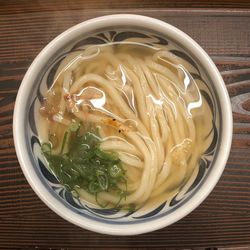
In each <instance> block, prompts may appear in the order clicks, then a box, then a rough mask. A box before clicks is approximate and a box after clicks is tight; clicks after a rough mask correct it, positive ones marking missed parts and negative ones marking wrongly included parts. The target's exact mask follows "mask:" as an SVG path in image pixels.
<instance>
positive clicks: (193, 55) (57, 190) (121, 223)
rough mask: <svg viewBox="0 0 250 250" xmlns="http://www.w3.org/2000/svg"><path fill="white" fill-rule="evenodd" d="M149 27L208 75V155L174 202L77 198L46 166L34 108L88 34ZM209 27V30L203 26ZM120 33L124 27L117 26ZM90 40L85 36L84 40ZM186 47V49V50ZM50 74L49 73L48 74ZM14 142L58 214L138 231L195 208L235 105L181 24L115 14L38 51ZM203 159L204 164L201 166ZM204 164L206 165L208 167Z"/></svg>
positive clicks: (215, 173)
mask: <svg viewBox="0 0 250 250" xmlns="http://www.w3.org/2000/svg"><path fill="white" fill-rule="evenodd" d="M112 30H115V31H117V30H123V31H122V32H128V31H125V30H129V31H133V30H134V31H135V32H136V31H138V32H141V31H146V32H150V33H151V34H154V35H159V36H161V37H162V38H163V40H164V39H165V40H171V41H173V42H175V43H176V44H178V46H180V47H181V48H182V52H181V51H176V53H177V54H178V56H180V57H182V58H184V59H185V60H188V61H190V62H191V63H193V64H194V65H195V66H196V67H198V68H199V70H200V71H201V72H202V74H203V76H204V77H206V78H207V79H208V82H209V88H210V90H211V92H212V93H213V95H214V108H215V110H217V112H218V117H217V118H216V119H217V122H216V124H217V125H216V126H215V129H216V131H217V133H215V134H216V136H215V138H214V145H212V146H213V148H212V150H211V154H210V158H209V160H208V159H207V160H206V161H205V163H204V162H203V163H201V166H200V172H199V174H198V175H197V178H196V179H195V180H194V182H193V183H191V184H192V185H191V186H190V188H189V189H188V190H186V191H185V193H184V194H182V196H181V197H174V199H173V200H172V201H171V202H168V203H163V204H162V205H161V206H160V207H157V208H155V209H153V210H152V211H147V212H146V213H145V212H144V214H143V213H142V212H140V213H137V214H136V213H125V214H124V213H123V212H121V211H116V210H107V209H106V210H101V209H100V210H98V209H92V208H91V207H88V206H86V204H83V203H81V202H79V200H76V199H74V198H73V197H72V196H71V194H70V193H68V192H67V191H66V190H65V189H64V188H63V187H62V186H61V185H60V184H58V183H57V181H56V179H55V178H53V176H52V175H51V174H50V172H49V171H48V170H47V168H46V167H45V166H44V164H43V162H42V160H41V158H42V156H41V154H40V150H39V140H38V138H37V131H36V117H35V112H34V111H35V110H36V109H37V102H38V101H39V98H37V96H38V97H39V95H41V92H42V89H43V88H44V86H45V85H46V83H47V80H48V79H49V77H50V75H47V74H48V73H46V72H53V67H55V65H56V64H55V63H56V62H58V61H60V58H62V57H63V56H64V55H65V52H66V51H69V50H71V49H72V48H73V47H74V46H76V44H77V43H79V41H80V43H81V42H82V41H83V40H84V39H85V38H86V37H91V36H92V37H93V34H97V33H100V32H104V31H109V32H110V31H112ZM204 32H205V31H204ZM118 33H119V32H118ZM84 41H85V42H86V40H84ZM183 51H184V52H183ZM47 78H48V79H47ZM13 132H14V141H15V148H16V152H17V156H18V160H19V162H20V165H21V168H22V170H23V173H24V175H25V177H26V179H27V180H28V182H29V184H30V185H31V187H32V188H33V190H34V191H35V192H36V194H37V195H38V196H39V197H40V198H41V200H42V201H43V202H44V203H45V204H46V205H47V206H48V207H49V208H51V209H52V210H53V211H55V212H56V213H57V214H58V215H60V216H61V217H63V218H64V219H66V220H68V221H69V222H72V223H73V224H75V225H78V226H80V227H82V228H85V229H88V230H92V231H95V232H99V233H104V234H111V235H135V234H141V233H146V232H150V231H154V230H157V229H160V228H163V227H166V226H168V225H170V224H172V223H174V222H176V221H178V220H180V219H181V218H183V217H184V216H186V215H187V214H189V213H190V212H191V211H192V210H194V209H195V208H196V207H197V206H199V204H200V203H201V202H202V201H203V200H204V199H205V198H206V197H207V196H208V195H209V193H210V192H211V191H212V189H213V188H214V186H215V185H216V183H217V182H218V180H219V178H220V176H221V174H222V172H223V169H224V167H225V165H226V161H227V158H228V155H229V151H230V147H231V139H232V111H231V105H230V100H229V97H228V93H227V90H226V87H225V84H224V82H223V80H222V78H221V76H220V73H219V72H218V70H217V68H216V66H215V65H214V63H213V62H212V60H211V59H210V58H209V56H208V55H207V54H206V52H205V51H204V50H203V49H202V48H201V47H200V46H199V45H198V44H197V43H196V42H195V41H194V40H192V39H191V38H190V37H189V36H188V35H186V34H185V33H183V32H182V31H180V30H179V29H177V28H175V27H173V26H171V25H169V24H167V23H165V22H162V21H159V20H157V19H153V18H150V17H146V16H138V15H127V14H124V15H123V14H122V15H110V16H103V17H99V18H95V19H91V20H88V21H85V22H83V23H80V24H78V25H76V26H74V27H72V28H70V29H68V30H66V31H65V32H63V33H62V34H61V35H59V36H58V37H56V38H55V39H54V40H53V41H51V42H50V43H49V44H48V45H47V46H46V47H45V48H44V49H43V50H42V51H41V52H40V54H39V55H38V56H37V57H36V59H35V60H34V61H33V63H32V65H31V66H30V68H29V69H28V71H27V73H26V75H25V77H24V79H23V81H22V84H21V86H20V89H19V91H18V95H17V99H16V104H15V110H14V121H13ZM202 164H203V166H202ZM204 164H206V166H205V167H204Z"/></svg>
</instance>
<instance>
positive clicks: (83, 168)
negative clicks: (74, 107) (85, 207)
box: [41, 122, 127, 206]
mask: <svg viewBox="0 0 250 250" xmlns="http://www.w3.org/2000/svg"><path fill="white" fill-rule="evenodd" d="M73 131H76V132H77V131H82V130H81V129H80V124H79V123H76V122H74V123H72V124H71V125H70V126H69V128H68V129H67V130H66V132H65V133H64V136H63V139H62V145H61V150H60V153H54V152H53V147H52V144H51V143H50V142H49V143H43V144H42V145H41V149H42V152H43V154H44V156H45V157H46V159H47V161H48V163H49V167H50V168H51V170H52V171H53V173H54V174H55V176H56V177H57V179H58V180H59V182H60V183H62V184H63V185H64V186H65V187H66V188H67V190H69V191H71V192H72V194H73V195H74V196H75V197H78V191H77V190H78V189H79V188H80V189H84V190H86V191H87V192H89V193H91V194H93V195H95V196H96V198H97V195H98V193H99V192H103V191H106V192H112V193H113V194H117V195H118V196H119V202H120V201H121V200H122V199H124V198H126V195H127V180H126V178H125V171H124V170H123V168H122V165H121V162H120V159H119V158H118V157H117V154H115V153H111V152H105V151H102V150H101V149H100V142H101V138H100V137H99V135H98V133H97V131H95V132H93V131H94V130H89V131H87V132H86V130H85V133H84V134H80V133H78V132H77V133H74V134H72V133H71V132H73ZM66 144H67V147H66ZM121 183H125V185H126V190H125V191H124V190H122V189H121V188H120V187H119V184H121ZM119 202H118V204H119ZM97 203H98V204H99V201H97ZM118 204H117V205H118ZM117 205H116V206H117ZM105 206H106V205H105Z"/></svg>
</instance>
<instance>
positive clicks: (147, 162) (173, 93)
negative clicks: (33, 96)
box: [39, 39, 213, 207]
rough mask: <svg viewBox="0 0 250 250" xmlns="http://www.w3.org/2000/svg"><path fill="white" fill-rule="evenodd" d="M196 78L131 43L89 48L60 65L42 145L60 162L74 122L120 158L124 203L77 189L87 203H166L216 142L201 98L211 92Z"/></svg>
mask: <svg viewBox="0 0 250 250" xmlns="http://www.w3.org/2000/svg"><path fill="white" fill-rule="evenodd" d="M192 74H197V75H198V74H199V72H198V70H197V69H196V68H195V67H194V66H192V65H191V64H190V63H188V62H187V61H185V60H183V59H182V58H180V57H178V56H176V55H174V54H173V53H172V52H171V51H170V50H169V49H168V47H167V46H160V45H159V46H150V45H145V43H142V42H138V41H135V40H132V39H130V40H127V41H125V42H121V43H110V44H105V45H92V46H86V47H84V48H81V49H79V50H77V51H75V52H71V53H69V54H68V55H67V56H66V57H65V58H64V59H63V60H62V62H61V63H60V66H59V68H58V69H57V72H56V74H55V77H54V83H53V85H52V86H51V88H50V89H49V90H48V92H47V94H46V97H45V98H44V102H43V103H42V106H41V109H40V110H41V114H42V115H41V122H40V127H41V129H40V132H39V133H40V137H41V141H42V142H48V141H50V143H51V144H53V145H52V153H53V154H60V148H61V145H62V143H63V142H62V141H63V138H64V134H65V131H68V128H69V127H70V126H71V124H72V122H74V123H76V122H77V123H79V124H81V126H83V127H84V129H83V130H81V131H85V132H86V131H87V130H88V128H97V130H98V137H99V138H100V142H99V143H98V147H99V148H100V150H101V151H103V152H108V153H115V154H116V155H117V156H118V158H119V161H120V164H121V166H122V169H123V170H124V179H125V182H119V183H117V185H118V187H119V190H122V191H124V193H125V194H126V195H124V196H123V197H121V196H120V195H119V194H118V193H117V192H116V191H112V188H110V189H109V188H108V189H103V190H101V191H100V192H99V193H98V201H97V200H96V194H95V193H93V192H89V190H88V189H84V188H81V187H79V185H78V186H77V185H76V186H75V187H74V189H75V190H77V193H78V194H79V196H80V198H81V199H82V200H85V201H88V202H91V203H93V204H97V205H100V203H101V204H109V206H114V205H117V204H119V206H123V207H125V206H127V205H131V204H135V205H136V206H140V205H141V204H144V203H145V202H149V201H152V200H167V199H168V198H169V197H170V196H173V195H175V194H177V193H178V192H179V190H180V189H181V188H182V187H183V186H184V185H185V184H186V183H187V182H188V180H189V179H190V177H191V176H192V174H193V173H194V171H195V170H196V169H197V165H198V163H199V160H200V157H201V155H202V154H203V153H204V152H205V151H206V149H207V147H208V146H209V144H210V143H211V138H212V136H213V126H212V110H211V108H210V106H209V104H208V103H207V101H206V99H205V98H204V97H203V95H202V94H201V91H205V92H207V93H209V90H208V89H207V87H206V85H205V84H204V82H203V81H202V80H199V79H195V80H194V79H193V77H192ZM51 135H53V138H52V139H51ZM64 152H67V145H65V149H64Z"/></svg>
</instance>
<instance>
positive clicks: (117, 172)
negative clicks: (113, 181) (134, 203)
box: [109, 164, 123, 178]
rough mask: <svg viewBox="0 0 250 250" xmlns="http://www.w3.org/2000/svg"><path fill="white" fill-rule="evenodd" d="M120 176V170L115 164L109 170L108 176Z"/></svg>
mask: <svg viewBox="0 0 250 250" xmlns="http://www.w3.org/2000/svg"><path fill="white" fill-rule="evenodd" d="M122 174H123V172H122V169H121V168H120V167H119V166H118V165H116V164H115V165H113V166H111V167H110V168H109V175H110V176H111V177H113V178H117V177H120V176H121V175H122Z"/></svg>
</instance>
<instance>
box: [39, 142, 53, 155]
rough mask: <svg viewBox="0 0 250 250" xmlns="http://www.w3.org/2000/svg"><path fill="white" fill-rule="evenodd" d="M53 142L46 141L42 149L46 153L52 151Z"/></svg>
mask: <svg viewBox="0 0 250 250" xmlns="http://www.w3.org/2000/svg"><path fill="white" fill-rule="evenodd" d="M51 149H52V147H51V144H50V143H48V142H44V143H43V144H42V145H41V150H42V152H43V153H44V154H47V153H50V152H51Z"/></svg>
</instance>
